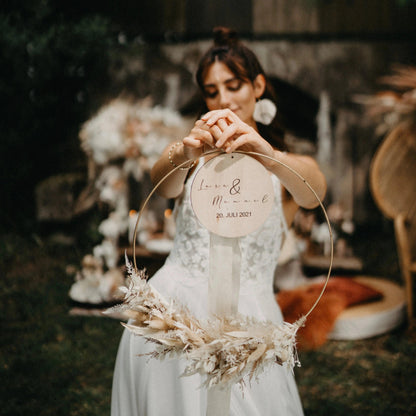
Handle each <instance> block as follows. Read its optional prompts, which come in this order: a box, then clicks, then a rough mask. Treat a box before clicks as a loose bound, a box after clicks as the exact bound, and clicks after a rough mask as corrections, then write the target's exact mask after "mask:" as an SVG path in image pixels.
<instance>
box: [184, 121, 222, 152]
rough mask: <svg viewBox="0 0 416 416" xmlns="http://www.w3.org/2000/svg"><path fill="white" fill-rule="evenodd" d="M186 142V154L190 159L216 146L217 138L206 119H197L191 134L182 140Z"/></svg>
mask: <svg viewBox="0 0 416 416" xmlns="http://www.w3.org/2000/svg"><path fill="white" fill-rule="evenodd" d="M182 142H183V144H184V149H183V152H184V155H185V156H186V157H187V158H188V159H196V158H198V157H199V156H200V155H201V154H202V153H203V152H204V149H206V148H207V147H208V148H214V147H215V138H214V136H213V134H212V133H211V132H210V127H209V126H207V124H206V123H205V121H202V120H197V121H196V122H195V124H194V127H193V128H192V130H191V131H190V133H189V135H188V136H186V137H184V139H183V140H182Z"/></svg>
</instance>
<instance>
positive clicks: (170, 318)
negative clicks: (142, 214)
mask: <svg viewBox="0 0 416 416" xmlns="http://www.w3.org/2000/svg"><path fill="white" fill-rule="evenodd" d="M126 262H127V269H128V273H129V276H130V285H129V287H128V288H124V292H125V296H124V300H123V303H122V304H120V305H117V306H115V307H113V308H111V309H109V310H108V312H109V313H114V312H118V313H119V312H122V313H124V314H125V315H127V316H128V317H129V318H131V320H130V323H129V324H123V325H124V326H125V327H126V328H127V329H128V330H129V331H131V332H132V333H133V334H136V335H140V336H142V337H144V338H145V339H147V340H148V341H150V342H153V343H154V345H155V349H154V351H153V352H151V353H149V354H148V355H149V356H150V357H153V358H158V359H163V358H165V357H170V358H179V357H182V356H184V357H185V358H186V359H187V366H186V368H185V371H184V373H183V374H182V375H183V376H190V375H193V374H196V373H199V374H201V375H202V376H204V377H205V380H204V381H203V383H202V386H203V387H207V388H210V387H213V386H215V385H219V386H226V385H231V384H234V383H239V384H240V385H241V386H243V385H244V384H245V383H244V377H245V376H247V375H248V377H249V380H252V379H253V377H256V376H258V375H259V374H260V373H261V372H262V371H263V370H264V369H265V368H266V367H267V366H268V365H271V364H279V365H283V366H285V367H288V368H290V369H291V370H293V368H294V366H295V365H297V366H300V362H299V360H298V357H297V353H296V333H297V331H298V329H299V327H301V326H302V325H303V324H304V322H305V318H301V319H299V320H298V321H296V322H295V323H293V324H290V323H286V322H284V323H282V324H281V325H275V324H273V323H271V322H261V321H257V320H255V319H253V318H250V317H246V316H240V315H237V316H231V317H227V318H213V319H210V320H208V321H206V322H202V321H199V320H198V319H196V318H195V317H193V316H192V315H191V314H190V312H189V311H188V310H187V309H186V308H185V307H183V306H182V305H180V304H179V303H177V302H176V301H175V300H170V301H167V300H165V299H163V297H162V296H161V295H160V294H159V293H158V292H157V291H156V290H155V289H154V288H153V287H152V286H151V285H149V284H148V283H147V279H146V273H145V271H144V270H141V271H137V270H135V269H134V268H133V266H132V265H131V264H130V263H129V262H128V261H127V260H126Z"/></svg>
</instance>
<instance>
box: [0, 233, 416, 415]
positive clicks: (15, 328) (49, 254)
mask: <svg viewBox="0 0 416 416" xmlns="http://www.w3.org/2000/svg"><path fill="white" fill-rule="evenodd" d="M45 241H46V240H45ZM84 254H85V253H84V252H82V250H80V249H79V248H77V247H69V248H68V247H64V246H59V245H56V244H55V245H53V244H50V243H47V242H42V241H41V240H39V238H34V237H33V236H32V237H27V238H23V237H18V236H15V235H8V236H3V237H2V239H1V242H0V259H1V260H0V267H1V270H0V271H1V280H0V288H1V290H0V296H1V298H0V311H1V315H0V316H1V338H0V339H1V348H0V360H1V363H0V364H1V367H0V368H1V369H0V377H1V380H2V381H1V383H0V400H1V411H0V413H1V415H4V416H12V415H13V416H16V415H51V416H52V415H54V416H56V415H71V416H75V415H80V416H81V415H82V416H89V415H91V416H93V415H94V416H103V415H109V412H110V411H109V409H110V393H111V381H112V372H113V366H114V360H115V356H116V351H117V347H118V342H119V338H120V335H121V332H122V327H121V325H120V323H119V322H118V321H116V320H113V319H110V318H96V317H80V316H70V315H69V314H68V312H69V310H70V308H71V306H72V305H71V302H70V300H69V298H68V290H69V288H70V286H71V284H72V281H73V277H72V276H68V275H67V273H66V267H67V265H68V264H75V265H79V263H80V260H81V258H82V256H83V255H84ZM415 356H416V342H415V333H414V331H410V330H409V329H407V327H405V326H403V327H402V328H399V329H398V330H396V331H395V332H393V333H390V334H387V335H383V336H380V337H377V338H374V339H369V340H362V341H356V342H328V343H327V344H326V345H325V346H324V347H322V348H321V349H319V350H317V351H310V352H301V353H300V359H301V362H302V367H301V368H298V369H296V377H297V380H298V385H299V389H300V393H301V396H302V401H303V403H304V408H305V413H306V415H349V416H351V415H415V414H416V388H415V387H416V383H415V374H414V373H415V370H414V368H415V366H414V361H415Z"/></svg>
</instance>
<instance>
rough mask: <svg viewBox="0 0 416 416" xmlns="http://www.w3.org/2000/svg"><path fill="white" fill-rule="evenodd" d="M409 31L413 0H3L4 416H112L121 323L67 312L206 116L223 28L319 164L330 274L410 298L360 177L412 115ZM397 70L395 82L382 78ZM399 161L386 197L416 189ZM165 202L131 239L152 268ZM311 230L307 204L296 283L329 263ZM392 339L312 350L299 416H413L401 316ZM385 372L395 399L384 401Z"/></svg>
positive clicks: (85, 303)
mask: <svg viewBox="0 0 416 416" xmlns="http://www.w3.org/2000/svg"><path fill="white" fill-rule="evenodd" d="M415 21H416V1H414V0H367V1H358V0H337V1H335V0H259V1H256V0H226V1H220V0H218V1H206V0H205V1H202V0H152V1H150V0H139V1H132V0H123V1H118V2H114V1H109V0H104V1H103V0H101V1H95V0H86V1H77V0H73V1H59V0H15V1H3V2H1V5H0V33H1V36H0V57H1V62H2V65H1V67H0V101H1V104H2V105H1V108H2V110H1V111H2V116H1V117H0V120H1V140H0V158H1V164H0V172H1V182H0V184H1V185H0V193H1V196H2V198H1V201H2V202H1V204H0V213H1V215H0V236H1V242H0V256H1V257H0V258H1V263H0V265H1V273H2V275H3V276H4V279H3V283H2V292H3V294H2V308H3V312H4V313H2V315H3V316H4V318H2V322H3V324H4V330H5V332H4V334H5V335H4V337H3V335H2V348H1V358H2V368H1V371H2V372H3V373H4V374H3V376H4V377H8V378H14V379H15V380H16V382H15V383H12V384H11V385H9V386H3V388H2V391H1V392H2V394H3V395H4V397H3V398H8V405H7V406H6V408H5V409H6V410H5V411H6V413H5V414H8V415H9V414H10V415H12V414H27V413H28V412H31V413H38V414H45V415H48V414H51V415H52V414H55V415H56V414H71V415H75V414H77V415H78V414H79V415H81V414H82V415H87V414H91V415H93V414H101V415H102V414H108V408H109V407H108V406H109V391H110V388H111V374H112V366H113V361H111V360H114V359H115V352H116V348H117V345H118V339H119V336H120V333H121V328H120V325H119V324H118V322H116V320H104V319H97V320H94V321H91V317H85V316H79V315H82V313H79V314H78V315H77V316H76V317H74V316H69V314H68V311H69V310H70V308H71V307H74V306H77V307H79V306H82V307H83V309H82V310H83V311H84V312H85V311H88V310H89V311H90V314H93V313H94V312H91V311H94V309H93V308H91V307H90V306H89V305H91V304H92V305H95V306H96V305H99V306H103V305H104V304H106V303H111V302H113V301H114V298H115V295H114V287H115V285H116V284H117V283H119V282H120V281H122V279H123V277H122V271H120V270H119V269H120V267H119V266H120V259H121V263H122V253H123V252H124V250H126V249H127V250H128V249H131V244H132V224H133V223H134V220H135V219H136V215H137V210H138V208H139V207H140V203H141V202H142V201H143V198H144V197H145V196H146V195H147V194H148V192H149V191H150V189H151V185H150V183H149V180H148V171H149V169H150V166H151V164H152V163H153V161H154V160H155V158H156V157H157V155H158V154H159V153H160V151H161V149H163V147H164V146H165V145H166V144H167V143H168V142H170V141H173V140H177V139H180V138H181V137H183V135H184V132H186V131H187V128H188V127H189V125H190V123H192V121H193V120H194V118H195V117H196V115H197V114H198V111H199V109H200V103H201V102H200V97H199V95H198V91H197V87H196V84H195V82H194V72H195V69H196V66H197V63H198V60H199V58H200V57H201V55H202V53H203V52H204V51H205V50H206V48H207V47H208V46H209V45H210V44H211V32H212V28H213V27H214V26H218V25H223V26H229V27H232V28H234V29H236V30H237V31H238V32H239V34H240V37H241V38H242V40H243V41H244V42H245V43H246V44H247V45H248V46H250V47H251V48H252V49H253V50H254V52H255V53H256V54H257V56H258V57H259V60H260V62H261V63H262V65H263V67H264V69H265V71H266V73H267V74H268V75H269V77H270V79H271V81H272V82H273V84H274V86H275V88H276V92H277V96H278V111H279V115H280V117H281V119H282V121H283V123H284V126H285V128H286V140H287V142H288V143H289V146H290V148H291V149H292V150H294V151H297V152H300V153H305V154H311V155H313V156H314V157H316V158H317V160H318V161H319V163H320V165H321V167H322V169H323V171H324V173H325V174H326V177H327V180H328V185H329V191H328V195H327V197H326V200H325V201H324V202H325V206H327V207H329V208H330V210H329V212H330V214H331V221H332V222H333V226H334V230H335V231H336V237H337V242H338V245H337V246H336V250H337V251H336V262H335V266H336V272H337V273H341V274H347V275H350V274H357V273H360V274H370V275H376V276H381V277H386V278H388V279H389V280H391V281H394V282H395V283H398V284H399V285H403V278H402V270H401V269H400V259H399V254H398V251H397V242H396V237H395V229H394V215H393V214H391V213H390V212H386V211H385V210H383V208H382V207H380V205H379V204H378V202H379V201H377V200H375V198H374V192H373V190H372V189H371V180H370V179H371V178H370V172H371V166H372V161H373V158H374V156H375V154H376V152H377V150H378V149H379V147H380V145H381V144H382V143H383V142H384V141H385V140H386V138H387V137H388V136H389V134H390V133H391V132H392V131H393V130H394V128H395V127H397V125H399V124H400V122H402V121H404V120H405V121H409V118H410V120H412V118H413V117H414V115H415V110H416V98H412V99H410V104H409V102H407V104H406V105H409V106H410V107H405V109H404V110H402V109H403V107H402V104H403V100H402V95H401V94H402V92H403V90H405V89H406V88H408V90H409V91H410V92H411V91H413V92H414V91H415V89H416V81H415V79H416V76H415V74H414V73H412V68H414V66H415V65H416V53H415V52H416V49H415V47H416V26H415V24H414V22H415ZM408 70H409V71H410V72H406V71H408ZM400 71H401V72H400ZM392 74H398V75H399V76H401V77H402V78H400V79H401V80H403V79H404V81H403V83H402V84H400V82H397V79H396V83H394V82H393V83H392V82H391V81H392V80H391V79H386V78H383V77H386V76H391V75H392ZM389 82H390V83H389ZM392 84H393V85H392ZM398 86H399V88H397V87H398ZM386 91H387V92H386ZM406 91H407V90H406ZM413 96H416V95H414V94H413ZM412 100H413V101H412ZM413 120H414V118H413ZM412 137H413V139H412V140H413V143H414V140H415V136H414V135H413V136H412ZM409 166H410V167H409V168H406V169H407V171H408V172H409V173H410V174H409V176H408V177H406V178H405V179H404V180H403V181H404V182H403V183H400V181H399V182H394V184H393V185H390V186H394V187H396V188H397V189H398V190H399V193H400V190H401V189H410V191H406V192H404V194H406V195H408V194H409V192H410V195H412V192H414V193H413V195H416V188H415V185H414V180H413V182H412V181H411V180H410V179H409V178H414V177H415V176H414V175H413V173H412V172H413V170H412V169H414V168H413V167H412V164H410V165H409ZM415 173H416V172H415ZM394 198H398V197H397V196H395V197H394ZM414 198H415V197H410V199H411V203H410V205H412V206H413V208H412V209H413V211H414V206H415V205H416V204H415V203H414ZM376 199H377V198H376ZM171 205H172V204H171V202H169V201H168V202H166V203H162V202H160V201H155V202H154V203H153V206H152V211H153V213H154V215H153V216H152V215H149V217H148V218H147V219H146V224H147V225H148V229H144V230H143V233H142V234H141V235H140V236H139V238H142V240H140V239H139V241H138V242H139V246H140V249H141V250H142V251H140V253H139V254H140V255H141V261H142V263H143V264H144V266H146V267H147V268H148V270H149V271H150V273H152V272H153V271H154V270H156V269H157V267H159V266H160V264H161V262H162V261H163V259H164V257H165V255H166V252H167V251H168V248H166V245H161V244H159V246H157V244H156V245H154V244H153V250H152V248H151V244H148V245H146V243H149V240H150V239H149V233H150V234H155V235H156V234H159V235H158V237H160V235H162V236H163V237H171V235H172V233H173V232H174V231H172V229H171V228H169V227H171V226H172V225H171V223H170V220H169V219H167V218H168V217H167V215H170V214H169V211H168V210H169V209H170V208H172V206H171ZM387 211H388V210H387ZM413 211H412V212H413ZM322 223H323V218H322V213H320V212H318V211H317V212H315V213H314V215H313V219H312V220H310V217H308V215H306V214H305V215H304V216H303V217H300V218H299V219H298V223H297V231H298V235H301V236H302V242H303V243H305V241H306V244H307V248H306V249H305V248H304V249H303V250H304V255H303V257H302V260H301V262H300V266H301V267H302V274H307V275H310V274H311V275H314V274H319V273H322V272H324V271H325V270H326V268H327V266H328V255H327V254H328V253H327V252H326V251H325V242H327V238H325V237H323V238H320V237H319V233H318V231H317V230H318V229H319V227H316V232H315V237H313V236H312V234H313V233H312V226H313V225H314V224H315V225H316V226H319V225H321V224H322ZM161 224H162V225H161ZM324 225H325V224H324ZM165 240H166V239H165ZM165 240H163V242H164V243H166V241H165ZM167 240H169V238H167ZM159 243H160V241H159ZM167 243H168V242H167ZM412 250H413V249H412ZM89 253H91V255H89ZM412 256H414V250H413V252H412ZM116 269H117V270H118V271H115V270H116ZM108 272H111V273H108ZM113 272H114V273H113ZM104 275H105V279H104V280H103V279H102V278H103V276H104ZM88 279H89V284H85V285H84V286H82V285H81V286H82V287H80V286H76V287H75V288H74V286H75V284H74V282H79V281H82V282H85V281H86V280H88ZM94 279H95V280H94ZM97 279H98V280H100V282H101V283H100V284H101V286H100V287H99V288H98V286H99V285H100V284H99V283H97ZM103 282H104V283H103ZM71 290H72V292H71ZM68 292H71V295H70V296H68ZM78 312H79V310H78ZM85 314H87V312H85ZM3 324H2V325H3ZM396 331H398V332H394V333H393V335H389V336H386V337H385V338H377V339H376V341H375V343H374V344H373V345H372V347H373V348H375V349H376V350H377V351H378V353H379V354H378V356H377V357H375V356H373V357H371V358H370V356H371V354H370V351H371V349H372V347H371V345H370V344H366V342H365V341H356V342H344V343H342V342H338V343H337V342H335V341H331V342H329V343H327V344H326V345H325V346H324V347H322V348H323V349H321V350H318V351H313V352H309V353H305V354H306V355H305V360H306V364H304V365H306V366H309V371H305V372H304V373H303V375H302V374H300V375H299V377H300V389H301V394H302V397H303V400H304V401H306V402H305V410H306V413H307V414H328V412H331V414H334V415H336V414H339V415H341V414H357V415H361V414H368V415H370V414H374V415H381V414H385V415H393V414H409V415H410V414H414V412H416V409H415V408H414V402H416V400H411V397H412V394H413V398H414V393H413V389H412V386H411V385H409V383H410V384H412V383H413V387H414V382H413V381H412V380H413V377H412V371H413V370H412V368H413V364H412V365H410V364H409V365H404V366H403V364H402V365H400V362H399V361H400V360H403V362H404V363H406V360H407V359H410V358H411V357H412V354H413V356H414V353H415V347H414V335H412V334H413V333H412V332H411V333H410V334H409V332H408V326H407V324H406V323H405V324H404V326H401V327H399V329H398V330H397V329H396ZM17 338H20V339H21V344H20V346H19V345H17V344H16V339H17ZM104 344H105V345H109V347H108V348H106V351H105V352H104V351H102V348H101V349H100V348H99V347H100V346H101V347H102V345H104ZM307 354H309V355H307ZM52 357H53V358H52ZM334 357H338V361H337V362H334ZM354 357H355V358H356V361H354V359H355V358H354ZM357 357H358V358H357ZM409 357H410V358H409ZM301 358H302V357H301ZM351 360H352V361H351ZM347 362H353V363H354V364H351V368H350V367H348V368H346V363H347ZM39 363H40V364H42V365H37V364H39ZM343 364H344V365H343ZM314 365H317V366H318V367H319V368H318V369H317V368H315V367H314ZM340 367H342V368H343V369H345V371H347V373H342V372H341V369H340ZM334 368H336V369H338V370H337V371H338V374H341V373H342V376H340V377H341V378H340V379H339V378H337V379H336V380H335V379H334V371H333V369H334ZM28 369H30V371H32V372H33V374H34V375H35V377H38V378H39V380H41V381H42V382H41V383H38V384H39V385H37V387H36V386H34V383H33V380H29V379H28V377H27V371H28ZM364 371H365V372H367V377H368V379H367V380H366V381H363V380H361V381H360V377H362V372H364ZM314 372H315V373H314ZM340 372H341V373H340ZM314 374H320V375H321V379H320V382H317V383H316V384H319V386H318V385H316V384H315V381H316V380H315V376H314ZM392 374H394V377H393V376H392ZM389 377H390V378H391V380H392V381H391V382H390V384H391V385H390V384H389V389H394V392H393V393H392V394H391V395H390V396H389V397H388V398H386V401H385V402H383V403H381V404H380V403H379V402H378V400H379V395H380V394H381V393H383V392H384V391H385V390H384V389H385V388H386V386H385V385H384V386H383V383H386V380H387V379H388V378H389ZM57 378H58V379H59V382H58V383H57V384H56V383H55V384H54V385H53V386H52V384H53V383H52V384H51V382H50V381H48V380H49V379H52V380H56V379H57ZM316 378H318V377H316ZM376 380H379V381H376ZM335 381H336V383H338V385H339V386H340V387H339V388H337V387H334V382H335ZM35 384H36V383H35ZM369 384H370V385H371V386H372V387H371V388H367V386H368V385H369ZM328 386H329V388H328ZM351 386H355V387H351ZM349 389H350V390H351V389H352V390H353V391H354V392H353V393H351V395H352V396H348V394H347V392H348V391H350V390H349ZM327 390H330V392H329V393H328V394H327V395H325V394H326V393H324V392H326V391H327ZM390 391H391V390H390ZM28 392H29V393H28ZM51 392H52V393H51ZM62 392H65V393H62ZM311 392H313V394H312V395H311ZM59 394H63V398H62V402H61V403H59V401H58V399H57V397H58V395H59ZM25 396H26V398H24V397H25ZM311 396H314V397H313V398H312V397H311ZM27 397H29V398H27ZM348 397H349V398H348ZM411 402H413V404H411ZM351 403H352V404H351ZM412 406H413V407H412ZM321 412H322V413H321Z"/></svg>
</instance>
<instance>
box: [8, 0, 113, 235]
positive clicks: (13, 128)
mask: <svg viewBox="0 0 416 416" xmlns="http://www.w3.org/2000/svg"><path fill="white" fill-rule="evenodd" d="M52 6H53V2H52V1H47V0H32V1H29V2H15V3H13V5H8V7H2V10H1V11H0V60H1V62H2V63H3V65H2V66H1V67H0V97H1V98H0V104H1V107H2V117H1V125H0V127H1V131H2V138H1V141H0V154H1V156H2V157H1V159H2V160H1V171H0V174H1V178H2V181H1V183H2V187H1V189H0V191H1V194H2V196H3V198H2V199H3V202H2V215H1V218H2V220H3V221H2V223H3V224H1V225H3V226H5V227H6V229H9V230H10V229H14V228H19V226H20V225H21V224H22V222H24V219H25V218H31V217H33V211H34V207H33V188H34V186H35V184H36V183H37V182H39V180H41V179H43V178H45V177H47V176H48V175H50V174H53V173H56V172H57V171H60V172H61V171H65V170H66V169H68V168H69V166H72V167H73V166H74V165H75V166H80V164H82V161H83V156H82V153H81V151H80V150H79V154H77V153H74V152H73V150H72V149H73V146H72V143H73V142H74V141H76V142H77V143H78V129H79V126H80V124H81V123H82V122H83V121H84V120H86V119H87V118H88V116H89V114H90V113H91V111H93V110H94V109H95V107H96V106H97V104H98V98H99V97H100V89H101V88H102V86H103V85H105V84H106V81H107V77H108V75H107V74H108V62H109V55H110V48H111V46H112V45H113V44H114V35H113V33H112V30H111V27H110V23H109V21H108V20H107V19H104V18H102V17H100V16H97V15H92V14H91V15H85V16H83V17H79V18H74V17H71V18H68V17H67V16H65V15H64V14H62V13H60V12H59V11H57V10H56V9H54V7H52ZM76 147H79V146H78V145H77V146H76ZM0 229H1V228H0Z"/></svg>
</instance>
